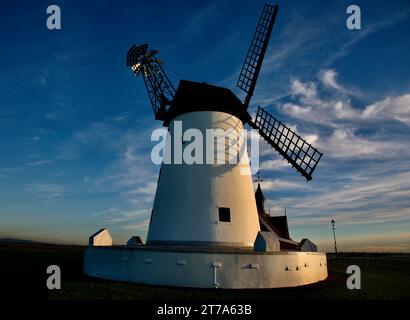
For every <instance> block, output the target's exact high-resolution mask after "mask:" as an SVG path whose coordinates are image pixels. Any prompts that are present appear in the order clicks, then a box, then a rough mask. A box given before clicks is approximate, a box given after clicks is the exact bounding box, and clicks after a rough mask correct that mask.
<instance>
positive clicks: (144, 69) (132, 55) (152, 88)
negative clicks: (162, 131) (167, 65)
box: [127, 43, 175, 120]
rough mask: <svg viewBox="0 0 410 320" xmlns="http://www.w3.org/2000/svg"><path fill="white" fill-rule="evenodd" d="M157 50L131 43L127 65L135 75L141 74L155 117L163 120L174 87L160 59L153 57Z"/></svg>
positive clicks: (172, 95) (173, 92)
mask: <svg viewBox="0 0 410 320" xmlns="http://www.w3.org/2000/svg"><path fill="white" fill-rule="evenodd" d="M157 53H158V51H157V50H149V51H148V45H147V44H146V43H145V44H143V45H140V46H136V45H133V46H132V47H131V48H130V49H129V50H128V53H127V66H128V67H131V69H132V71H133V73H134V74H135V76H138V75H139V74H142V77H143V79H144V83H145V87H146V89H147V91H148V95H149V98H150V101H151V105H152V109H153V110H154V114H155V119H157V120H165V118H166V114H167V111H168V110H167V108H166V106H167V105H169V104H170V102H171V100H172V99H173V97H174V95H175V88H174V86H173V85H172V83H171V81H170V80H169V78H168V77H167V75H166V74H165V71H164V69H163V68H162V66H161V61H160V60H159V59H158V58H156V57H155V55H156V54H157Z"/></svg>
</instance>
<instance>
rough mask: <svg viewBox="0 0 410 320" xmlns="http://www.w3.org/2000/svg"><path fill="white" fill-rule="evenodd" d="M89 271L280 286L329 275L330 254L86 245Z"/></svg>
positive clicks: (153, 281) (190, 282) (137, 278)
mask: <svg viewBox="0 0 410 320" xmlns="http://www.w3.org/2000/svg"><path fill="white" fill-rule="evenodd" d="M84 273H85V274H86V275H88V276H92V277H97V278H103V279H110V280H117V281H126V282H134V283H139V284H147V285H159V286H176V287H193V288H225V289H245V288H248V289H252V288H255V289H256V288H281V287H295V286H301V285H306V284H311V283H315V282H318V281H322V280H325V279H326V278H327V261H326V254H325V253H320V252H291V251H289V252H254V251H252V250H250V249H241V248H205V247H204V248H198V247H179V246H154V245H152V246H149V245H142V246H138V247H127V246H112V247H91V246H90V247H87V249H86V251H85V256H84Z"/></svg>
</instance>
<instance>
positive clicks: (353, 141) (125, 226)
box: [0, 0, 410, 252]
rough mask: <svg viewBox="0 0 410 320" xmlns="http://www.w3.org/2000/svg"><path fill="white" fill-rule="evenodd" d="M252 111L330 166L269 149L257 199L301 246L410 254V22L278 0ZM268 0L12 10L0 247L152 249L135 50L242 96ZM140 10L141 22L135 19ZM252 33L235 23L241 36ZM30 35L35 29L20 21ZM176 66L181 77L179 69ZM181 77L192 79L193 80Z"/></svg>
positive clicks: (2, 113)
mask: <svg viewBox="0 0 410 320" xmlns="http://www.w3.org/2000/svg"><path fill="white" fill-rule="evenodd" d="M272 3H277V4H279V13H278V18H277V21H276V23H275V26H274V28H273V31H272V35H271V40H270V43H269V46H268V49H267V52H266V56H265V59H264V63H263V65H262V69H261V74H260V77H259V80H258V83H257V85H256V90H255V94H254V96H253V99H252V100H251V104H250V109H249V110H250V113H251V114H254V112H255V111H256V109H257V106H258V105H260V106H261V107H263V108H265V109H266V110H267V111H269V112H271V113H273V114H274V115H275V116H277V117H278V118H279V119H281V120H282V121H283V122H284V123H285V124H287V125H288V126H290V127H291V128H292V129H294V130H296V132H298V133H299V134H301V135H302V137H305V138H306V139H307V140H308V141H309V142H312V144H313V145H314V146H315V147H317V148H318V149H319V151H321V152H323V153H324V156H323V158H322V160H321V162H320V163H319V165H318V167H317V168H316V170H315V173H314V176H313V180H312V181H310V182H306V181H305V180H304V179H303V178H302V177H300V175H299V174H298V173H297V172H296V171H295V170H294V169H293V168H291V167H290V166H289V165H288V164H287V163H286V161H284V160H282V159H281V158H280V156H279V155H278V154H277V153H276V152H275V151H274V150H273V149H271V148H270V146H268V145H267V144H266V143H265V142H262V140H261V142H260V171H261V177H262V179H263V181H262V182H261V187H262V189H263V192H264V194H265V197H266V199H267V201H266V203H265V207H266V209H269V212H270V213H271V214H272V215H283V214H284V211H285V208H286V211H287V217H288V223H289V232H290V236H291V237H292V238H293V239H294V240H296V241H300V240H301V239H303V238H309V239H310V240H311V241H313V242H314V243H316V244H317V245H318V249H319V250H323V251H326V252H331V251H332V248H333V247H334V243H333V234H332V230H331V223H330V221H331V219H332V218H333V219H335V221H336V238H337V245H338V249H339V247H340V251H345V252H351V251H356V250H357V252H362V251H368V252H376V251H377V252H381V251H383V250H384V251H389V252H410V232H409V231H408V230H410V161H408V159H409V157H410V148H408V137H409V134H410V64H409V63H408V57H409V56H410V43H409V42H408V41H403V40H405V39H403V37H405V35H406V34H408V33H409V32H410V8H409V7H408V3H407V2H406V1H405V0H397V1H395V2H393V3H389V4H388V5H386V4H385V3H384V2H381V1H356V2H355V4H357V5H359V6H360V8H361V11H362V21H361V23H362V29H361V30H348V29H347V28H346V18H347V17H348V15H347V14H346V7H347V6H348V5H349V4H350V3H349V2H348V1H339V2H337V3H328V2H326V1H313V2H311V3H310V4H309V5H307V4H306V3H305V2H302V1H276V2H272ZM263 4H264V1H254V2H252V3H246V2H239V3H238V2H235V1H233V0H229V1H225V2H223V3H221V2H218V1H206V2H201V3H192V2H189V1H175V2H172V3H169V2H167V1H158V2H155V3H153V2H147V3H142V2H138V3H135V2H132V1H125V2H124V3H122V4H121V6H117V7H116V10H112V7H111V5H112V2H110V1H101V3H99V5H98V6H97V5H95V3H94V2H92V1H83V2H82V3H81V5H78V4H76V3H73V2H70V1H59V3H58V5H59V6H60V8H61V14H62V29H61V30H58V31H57V30H54V31H53V30H48V29H47V27H46V23H45V22H46V18H47V14H46V8H47V6H48V5H49V4H48V3H47V2H45V1H38V2H36V3H31V2H24V1H15V2H13V3H2V4H1V5H0V6H1V7H2V10H1V13H0V15H1V21H2V25H3V28H2V30H7V32H3V33H1V34H0V37H1V40H2V42H3V43H5V44H7V46H6V47H5V49H4V50H3V51H2V52H1V53H0V56H1V58H2V59H0V66H1V70H2V71H1V73H0V104H1V107H0V147H1V149H2V150H4V151H3V152H2V157H0V238H17V239H24V240H31V241H46V242H48V241H52V242H53V243H57V244H58V243H60V244H86V243H87V242H88V237H89V236H90V235H91V234H93V233H94V232H95V231H97V230H98V229H100V228H103V227H105V228H107V229H108V230H109V231H110V233H111V234H112V236H113V239H114V243H117V244H119V243H122V244H124V243H125V242H126V241H127V240H128V239H129V238H130V237H131V236H133V235H139V236H141V237H143V238H144V240H145V237H146V232H147V227H148V221H149V217H150V212H151V207H152V203H153V197H154V194H155V189H156V181H157V176H158V172H159V166H157V165H155V164H153V163H152V162H151V159H150V153H151V149H152V147H153V146H154V144H153V143H152V141H151V140H150V135H151V133H152V131H153V130H155V129H157V128H160V127H161V125H162V124H161V123H160V122H158V121H155V120H154V115H153V113H152V109H151V106H150V104H149V98H148V95H147V93H146V90H145V87H144V85H143V81H142V79H140V78H136V79H135V77H134V76H133V74H132V72H131V70H130V69H129V68H127V67H126V66H125V57H126V53H127V50H128V49H129V47H130V46H131V45H132V44H134V43H135V44H136V45H139V44H141V43H144V42H147V43H148V44H149V47H150V49H158V50H159V51H160V52H159V54H158V56H159V57H160V58H161V59H162V60H164V61H165V65H166V67H167V68H165V71H166V72H167V74H168V76H170V78H171V80H172V82H173V83H174V85H175V87H176V86H177V84H178V81H179V80H180V79H186V80H192V81H198V82H202V81H206V82H207V83H210V84H214V85H219V86H223V87H227V88H229V89H231V90H232V92H234V93H235V94H237V95H238V97H239V98H243V95H241V93H240V91H239V89H238V88H236V87H235V85H236V80H237V77H238V76H239V72H240V69H241V67H242V64H243V61H244V59H245V56H246V53H247V49H248V46H249V44H250V40H251V38H252V36H253V33H254V31H255V26H256V23H257V21H258V18H259V15H260V11H261V9H262V7H263ZM139 12H144V13H145V14H141V15H139V14H137V15H136V14H135V13H139ZM238 21H239V22H240V23H239V22H238ZM22 22H23V23H22ZM168 66H169V67H168ZM181 75H183V77H181Z"/></svg>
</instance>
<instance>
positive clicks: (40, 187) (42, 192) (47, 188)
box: [27, 183, 64, 199]
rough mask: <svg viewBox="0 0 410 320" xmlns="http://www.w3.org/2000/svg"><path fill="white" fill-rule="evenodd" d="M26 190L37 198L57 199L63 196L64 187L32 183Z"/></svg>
mask: <svg viewBox="0 0 410 320" xmlns="http://www.w3.org/2000/svg"><path fill="white" fill-rule="evenodd" d="M27 190H28V191H29V192H31V193H32V194H33V195H34V196H35V197H37V198H46V199H50V198H59V197H61V196H62V195H63V192H64V187H63V186H62V185H58V184H53V183H32V184H29V185H27Z"/></svg>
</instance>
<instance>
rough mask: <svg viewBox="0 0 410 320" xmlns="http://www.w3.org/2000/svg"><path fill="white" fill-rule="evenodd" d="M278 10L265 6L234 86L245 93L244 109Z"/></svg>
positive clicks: (249, 97)
mask: <svg viewBox="0 0 410 320" xmlns="http://www.w3.org/2000/svg"><path fill="white" fill-rule="evenodd" d="M278 10H279V7H278V5H274V6H272V5H270V4H265V6H264V8H263V11H262V14H261V17H260V19H259V23H258V26H257V27H256V31H255V34H254V36H253V39H252V42H251V45H250V47H249V50H248V54H247V55H246V59H245V62H244V64H243V67H242V70H241V73H240V75H239V79H238V82H237V84H236V86H237V87H238V88H240V89H242V90H243V91H245V92H246V93H247V95H246V98H245V101H244V105H245V107H246V108H247V107H248V105H249V101H250V99H251V97H252V95H253V92H254V90H255V86H256V80H257V79H258V76H259V71H260V69H261V66H262V62H263V58H264V56H265V52H266V48H267V47H268V42H269V38H270V35H271V33H272V29H273V24H274V23H275V19H276V15H277V13H278Z"/></svg>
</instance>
